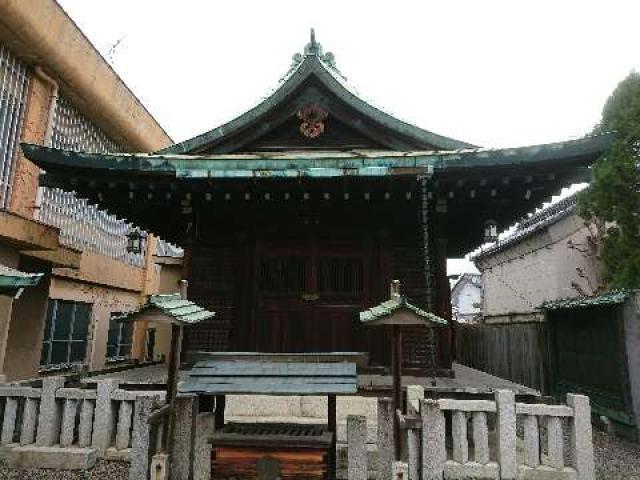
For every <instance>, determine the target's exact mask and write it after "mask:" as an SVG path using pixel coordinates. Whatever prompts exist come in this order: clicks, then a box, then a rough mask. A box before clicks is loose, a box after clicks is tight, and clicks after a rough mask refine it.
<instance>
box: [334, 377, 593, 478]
mask: <svg viewBox="0 0 640 480" xmlns="http://www.w3.org/2000/svg"><path fill="white" fill-rule="evenodd" d="M423 396H424V395H423V391H422V389H421V388H420V387H409V390H408V395H407V400H408V405H407V414H406V415H402V414H399V415H400V418H401V421H400V424H401V425H402V427H403V432H404V435H403V452H404V455H403V457H404V458H403V461H402V462H394V461H393V457H392V455H393V416H392V415H393V412H392V407H391V402H390V400H389V399H385V398H383V399H379V400H378V442H377V443H378V471H377V472H376V473H377V478H379V479H385V480H386V479H398V478H407V477H408V478H409V479H410V480H414V479H416V480H417V479H423V480H435V479H438V480H441V479H443V478H445V479H458V478H465V479H475V478H496V479H497V478H500V479H516V478H554V479H558V480H562V479H567V480H568V479H576V480H593V479H595V473H594V459H593V444H592V436H591V412H590V406H589V399H588V397H584V396H581V395H567V405H545V404H526V403H516V401H515V397H514V394H513V392H511V391H498V392H497V393H496V395H495V399H494V400H452V399H439V400H425V399H424V398H423ZM449 419H450V420H449ZM564 424H567V425H568V429H569V430H568V432H564ZM520 431H521V432H522V433H521V434H520V435H519V434H518V432H520ZM366 433H367V423H366V418H365V417H363V416H355V415H354V416H349V417H347V444H348V453H347V470H348V478H349V480H365V479H367V478H368V476H369V472H368V470H367V446H366V443H365V439H366ZM470 433H471V435H470ZM565 433H567V434H568V437H569V439H570V441H569V443H570V451H569V452H568V453H569V455H568V456H567V457H568V458H569V462H568V463H569V464H568V465H566V464H565V461H564V459H565V454H564V451H563V446H564V438H565ZM494 439H495V440H494ZM543 439H545V442H544V444H542V440H543Z"/></svg>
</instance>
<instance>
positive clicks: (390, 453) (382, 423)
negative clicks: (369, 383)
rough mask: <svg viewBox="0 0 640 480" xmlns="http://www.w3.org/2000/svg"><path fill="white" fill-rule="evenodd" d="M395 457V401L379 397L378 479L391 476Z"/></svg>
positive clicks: (381, 479) (383, 479)
mask: <svg viewBox="0 0 640 480" xmlns="http://www.w3.org/2000/svg"><path fill="white" fill-rule="evenodd" d="M393 457H394V444H393V403H392V401H391V399H390V398H378V469H377V475H378V479H380V480H386V479H388V478H390V477H391V464H392V463H393V460H394V458H393Z"/></svg>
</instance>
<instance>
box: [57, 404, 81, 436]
mask: <svg viewBox="0 0 640 480" xmlns="http://www.w3.org/2000/svg"><path fill="white" fill-rule="evenodd" d="M77 413H78V400H76V399H75V398H67V399H65V401H64V409H63V414H62V432H61V433H60V446H61V447H70V446H71V445H73V436H74V433H75V429H76V414H77Z"/></svg>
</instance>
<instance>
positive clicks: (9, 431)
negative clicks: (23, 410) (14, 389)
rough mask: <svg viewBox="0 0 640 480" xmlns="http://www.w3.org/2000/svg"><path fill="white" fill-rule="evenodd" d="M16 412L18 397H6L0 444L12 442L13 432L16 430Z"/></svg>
mask: <svg viewBox="0 0 640 480" xmlns="http://www.w3.org/2000/svg"><path fill="white" fill-rule="evenodd" d="M17 414H18V399H17V398H16V397H7V400H6V402H5V404H4V420H3V422H2V437H1V440H0V444H2V445H8V444H10V443H13V434H14V433H15V431H16V419H17V416H18V415H17Z"/></svg>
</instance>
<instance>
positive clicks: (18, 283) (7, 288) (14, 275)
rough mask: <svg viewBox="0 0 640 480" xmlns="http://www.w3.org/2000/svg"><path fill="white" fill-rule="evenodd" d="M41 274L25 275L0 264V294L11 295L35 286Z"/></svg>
mask: <svg viewBox="0 0 640 480" xmlns="http://www.w3.org/2000/svg"><path fill="white" fill-rule="evenodd" d="M42 275H43V274H42V273H25V272H21V271H19V270H15V269H13V268H10V267H7V266H6V265H2V264H0V294H2V293H9V294H13V293H15V292H16V291H17V290H19V289H21V288H25V287H31V286H34V285H36V284H37V283H38V282H39V281H40V279H41V278H42Z"/></svg>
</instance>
